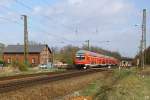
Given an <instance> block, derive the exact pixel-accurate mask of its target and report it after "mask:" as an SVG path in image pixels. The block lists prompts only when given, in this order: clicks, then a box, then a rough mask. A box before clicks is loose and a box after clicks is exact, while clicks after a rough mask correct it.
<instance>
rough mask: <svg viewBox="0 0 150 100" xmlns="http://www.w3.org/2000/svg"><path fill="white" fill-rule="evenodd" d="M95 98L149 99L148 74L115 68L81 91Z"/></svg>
mask: <svg viewBox="0 0 150 100" xmlns="http://www.w3.org/2000/svg"><path fill="white" fill-rule="evenodd" d="M81 94H82V95H85V96H92V97H93V98H94V99H95V100H150V76H145V77H143V76H139V75H137V73H136V69H134V68H132V69H123V70H120V71H119V70H115V71H114V73H113V74H112V76H110V77H107V78H105V79H100V80H97V81H95V82H93V83H92V84H89V86H88V87H86V88H85V89H83V90H82V91H81Z"/></svg>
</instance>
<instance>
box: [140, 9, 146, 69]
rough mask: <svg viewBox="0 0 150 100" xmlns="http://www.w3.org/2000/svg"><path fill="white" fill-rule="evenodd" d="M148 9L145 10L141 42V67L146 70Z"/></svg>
mask: <svg viewBox="0 0 150 100" xmlns="http://www.w3.org/2000/svg"><path fill="white" fill-rule="evenodd" d="M145 50H146V9H143V20H142V40H141V67H142V68H143V69H144V66H145V63H146V52H145Z"/></svg>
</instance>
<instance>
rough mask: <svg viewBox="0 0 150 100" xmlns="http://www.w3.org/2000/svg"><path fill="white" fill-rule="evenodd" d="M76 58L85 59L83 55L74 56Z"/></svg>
mask: <svg viewBox="0 0 150 100" xmlns="http://www.w3.org/2000/svg"><path fill="white" fill-rule="evenodd" d="M76 58H77V59H78V60H84V59H85V57H84V56H76Z"/></svg>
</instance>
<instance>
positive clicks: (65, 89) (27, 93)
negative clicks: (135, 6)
mask: <svg viewBox="0 0 150 100" xmlns="http://www.w3.org/2000/svg"><path fill="white" fill-rule="evenodd" d="M101 77H104V75H103V74H102V73H101V72H100V73H94V74H91V75H84V76H82V75H81V76H79V77H74V78H70V79H65V80H60V81H55V82H50V83H45V84H42V85H35V86H32V87H28V88H23V89H20V90H16V91H12V92H8V93H3V94H0V100H10V99H8V98H11V100H77V99H76V97H74V96H72V95H71V96H70V95H68V94H71V93H73V92H74V91H78V90H80V89H82V88H84V87H86V86H87V85H88V83H91V82H92V81H95V80H97V79H100V78H101ZM91 88H93V87H91ZM66 95H67V96H66ZM76 95H78V93H76ZM74 98H75V99H74ZM87 98H90V97H87ZM78 100H83V99H78ZM90 100H92V99H90Z"/></svg>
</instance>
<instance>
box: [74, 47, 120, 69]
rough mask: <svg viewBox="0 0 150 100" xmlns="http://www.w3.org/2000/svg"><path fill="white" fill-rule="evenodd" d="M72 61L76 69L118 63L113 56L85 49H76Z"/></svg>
mask: <svg viewBox="0 0 150 100" xmlns="http://www.w3.org/2000/svg"><path fill="white" fill-rule="evenodd" d="M74 62H75V66H76V67H77V68H78V69H86V68H90V67H106V66H107V67H108V66H116V65H118V64H119V61H118V59H116V58H114V57H110V56H106V55H103V54H98V53H94V52H90V51H87V50H79V51H77V52H76V55H75V61H74Z"/></svg>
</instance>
